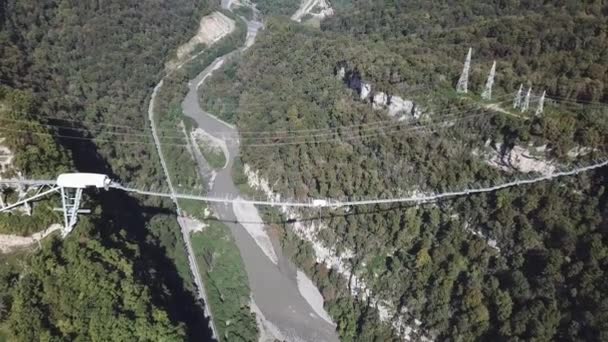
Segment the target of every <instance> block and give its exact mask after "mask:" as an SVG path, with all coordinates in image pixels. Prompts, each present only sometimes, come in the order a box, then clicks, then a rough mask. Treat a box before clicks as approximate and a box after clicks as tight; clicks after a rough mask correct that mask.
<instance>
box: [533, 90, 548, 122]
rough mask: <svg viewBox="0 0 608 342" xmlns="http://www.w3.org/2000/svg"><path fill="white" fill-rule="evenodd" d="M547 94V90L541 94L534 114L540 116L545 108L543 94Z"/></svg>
mask: <svg viewBox="0 0 608 342" xmlns="http://www.w3.org/2000/svg"><path fill="white" fill-rule="evenodd" d="M546 95H547V91H543V95H542V96H541V97H540V100H538V107H536V113H534V115H536V116H541V115H542V114H543V110H544V108H545V96H546Z"/></svg>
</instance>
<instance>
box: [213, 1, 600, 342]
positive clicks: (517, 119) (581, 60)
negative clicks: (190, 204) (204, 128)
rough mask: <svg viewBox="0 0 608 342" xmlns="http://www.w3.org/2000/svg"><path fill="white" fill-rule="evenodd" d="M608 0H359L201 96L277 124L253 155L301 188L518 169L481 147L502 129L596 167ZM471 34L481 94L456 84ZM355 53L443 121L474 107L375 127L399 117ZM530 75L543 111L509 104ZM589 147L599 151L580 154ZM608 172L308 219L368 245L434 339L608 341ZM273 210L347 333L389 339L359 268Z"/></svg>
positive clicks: (289, 187) (559, 159)
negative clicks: (348, 269)
mask: <svg viewBox="0 0 608 342" xmlns="http://www.w3.org/2000/svg"><path fill="white" fill-rule="evenodd" d="M607 11H608V7H607V6H606V5H602V3H601V2H598V1H592V2H586V3H579V2H554V3H552V4H543V3H531V2H504V1H491V2H487V1H467V2H457V3H454V2H452V1H433V2H428V1H394V2H381V1H355V2H354V3H353V4H352V6H350V7H344V8H342V9H341V10H340V11H338V13H337V15H336V16H335V17H332V18H329V19H327V20H325V21H323V22H322V25H321V30H315V29H312V28H308V27H305V26H301V25H297V24H294V23H291V22H289V21H288V20H285V19H279V18H275V19H271V20H269V21H268V22H267V25H266V30H265V31H264V32H263V33H262V34H261V35H260V36H259V38H258V41H257V42H256V45H254V47H253V48H252V49H251V50H250V51H249V52H248V53H247V54H246V55H245V56H244V57H243V58H242V60H241V61H240V62H239V63H231V64H227V65H226V66H225V67H224V68H223V69H222V71H221V72H218V73H217V74H216V75H214V76H213V77H212V79H211V81H210V82H208V83H207V84H208V85H207V86H206V87H205V91H204V92H203V96H202V99H201V103H202V104H203V105H204V106H206V107H207V109H208V110H209V111H211V112H213V113H216V114H218V115H220V116H222V117H223V118H224V119H226V120H230V121H232V122H235V123H236V124H237V125H238V127H239V129H240V130H241V131H243V132H261V131H262V132H275V133H273V134H270V133H264V134H249V133H242V134H241V143H242V145H243V148H242V150H243V151H242V153H243V155H242V161H243V162H244V163H247V164H248V165H250V166H252V167H253V168H254V169H256V170H259V171H260V172H261V174H262V175H263V176H264V177H265V178H266V179H269V180H272V182H271V184H272V185H273V189H274V190H275V191H277V192H279V193H281V194H282V195H283V196H284V197H287V198H300V199H304V198H307V197H328V198H362V197H364V198H369V197H389V196H394V195H400V194H406V193H411V192H415V191H418V192H420V191H421V192H435V191H443V190H455V189H461V188H463V187H464V186H480V185H488V184H496V182H500V181H504V180H510V179H513V177H514V176H517V174H513V173H511V172H504V171H501V170H499V169H497V168H495V167H492V166H490V165H489V164H488V163H487V161H486V160H484V159H483V158H480V157H479V155H476V154H475V153H472V151H474V150H476V149H483V148H484V146H486V147H487V145H488V143H489V144H490V145H491V146H497V145H499V144H500V145H502V146H505V147H506V149H510V148H513V147H514V146H547V151H546V152H545V153H544V154H543V156H542V158H546V160H552V161H554V162H556V163H558V164H559V165H560V167H559V168H561V167H564V168H567V167H568V166H570V165H574V164H576V163H582V164H588V163H589V162H590V161H591V160H594V159H597V158H602V157H605V156H606V150H607V148H608V133H607V132H608V126H607V123H606V120H605V117H606V115H608V110H607V109H606V108H607V107H606V106H605V105H604V104H602V102H606V100H607V99H608V96H607V94H608V92H607V90H608V74H607V69H606V67H607V65H608V59H607V58H608V50H606V46H608V37H607V36H606V31H607V28H608V24H607V22H606V20H605V17H606V15H607V13H608V12H607ZM548 22H551V23H556V25H551V27H550V28H549V27H548V26H547V23H548ZM469 47H472V48H473V51H474V55H473V68H472V69H473V70H472V75H471V81H470V89H471V90H472V93H471V94H468V95H466V96H460V95H457V94H456V93H455V92H454V90H453V88H454V85H455V83H456V81H457V80H458V77H459V75H460V71H461V69H462V61H463V60H464V56H465V54H466V51H467V49H468V48H469ZM493 60H497V62H498V63H497V64H498V65H497V77H496V85H495V98H496V99H495V100H494V101H493V102H484V101H483V100H481V99H480V98H479V97H478V95H475V94H479V93H481V89H482V86H483V84H484V83H485V78H486V76H487V72H488V70H489V68H490V66H491V63H492V61H493ZM339 65H347V66H348V68H349V69H350V70H356V71H357V73H358V74H359V75H360V76H361V78H362V79H363V80H365V81H367V82H370V83H371V84H372V85H373V91H384V92H387V93H389V94H396V95H399V96H402V97H405V98H409V99H413V100H415V101H416V102H419V103H421V104H422V106H423V107H424V109H425V111H426V113H427V114H428V118H427V120H430V122H431V123H441V122H442V121H441V120H442V119H443V120H444V119H445V118H446V117H447V118H450V119H453V118H454V117H456V118H458V120H454V122H455V124H454V125H449V126H447V127H445V126H443V127H437V125H432V126H431V125H427V124H425V123H424V122H422V121H421V122H420V123H413V122H410V121H408V122H407V123H397V122H394V123H393V124H389V123H387V124H385V125H383V126H382V129H368V130H363V129H360V128H358V127H365V125H373V124H374V123H377V122H387V120H388V119H389V117H388V116H387V115H386V111H384V110H373V109H372V105H371V104H370V103H369V102H370V101H369V100H361V99H360V96H359V94H358V93H355V92H354V91H352V90H350V89H349V87H348V86H347V84H345V82H344V81H343V80H341V79H340V77H338V76H337V72H336V67H337V66H339ZM521 83H523V84H524V86H525V87H528V86H531V87H533V88H534V89H535V91H537V92H538V91H539V90H540V91H542V90H546V91H547V94H548V96H549V97H552V98H555V99H556V100H554V101H550V102H548V103H547V108H546V110H545V112H544V113H543V115H542V116H540V117H535V116H533V115H532V114H533V113H524V114H521V113H519V112H517V113H514V112H512V111H511V110H510V108H511V104H512V98H513V97H512V95H511V94H512V93H513V92H514V91H516V90H517V87H518V86H519V84H521ZM575 101H576V102H577V103H578V104H576V103H575ZM583 103H592V104H590V105H588V106H582V105H581V104H583ZM490 104H493V105H497V106H499V108H504V110H503V111H504V112H506V113H507V114H506V115H505V113H503V112H500V111H496V110H494V109H493V108H492V107H489V105H490ZM510 114H514V115H510ZM515 114H516V115H515ZM471 115H475V116H473V119H467V118H468V117H471ZM360 125H363V126H360ZM340 127H344V128H340ZM413 127H421V128H422V129H418V130H413V129H412V128H413ZM328 128H335V129H330V130H328ZM302 132H307V133H306V134H304V133H302ZM310 132H320V133H316V134H312V133H310ZM581 147H588V148H589V150H590V151H591V152H590V153H589V154H587V155H578V156H576V155H575V156H574V157H572V153H570V154H569V152H572V151H573V149H576V148H581ZM261 151H263V153H261ZM504 152H505V149H503V150H500V151H498V153H504ZM605 174H606V169H605V168H604V169H601V170H598V171H595V172H591V173H588V174H583V175H579V176H577V177H573V178H564V179H560V180H558V181H553V182H544V183H537V184H535V185H530V186H523V187H517V188H511V189H506V190H501V191H498V192H495V193H489V194H486V195H475V196H467V197H463V198H458V199H455V200H446V201H441V202H438V203H433V204H426V205H420V206H370V207H361V208H347V209H336V210H333V211H322V212H321V213H319V212H318V211H310V212H308V211H301V212H300V216H301V217H302V218H303V223H304V224H309V221H315V222H316V221H319V222H317V223H320V224H322V225H324V226H325V227H327V228H326V229H323V230H321V233H320V234H319V235H318V236H317V237H318V238H320V239H321V241H323V242H324V243H325V244H326V245H327V246H330V247H335V248H337V250H342V251H343V250H347V249H348V250H350V251H353V254H354V256H353V257H352V258H350V259H349V260H347V262H348V263H349V264H350V265H351V266H352V268H353V269H354V270H355V272H356V273H357V275H359V276H361V277H362V278H363V279H364V280H365V281H366V283H367V284H368V286H370V288H371V289H372V291H373V292H374V293H376V294H377V295H378V296H379V297H380V298H382V299H386V300H390V301H391V302H393V303H396V306H397V307H396V308H395V309H396V311H402V309H403V308H405V309H407V313H406V314H405V316H407V317H408V319H409V322H410V325H412V326H417V323H415V322H416V320H420V321H419V323H420V327H421V328H422V330H423V334H425V335H427V336H429V337H434V338H436V339H437V340H477V339H484V340H486V339H487V340H490V339H500V340H511V339H513V340H533V339H534V340H543V341H549V340H604V339H606V338H608V326H606V324H605V322H606V318H607V317H606V313H607V312H608V311H607V307H606V301H605V299H604V298H605V297H606V296H607V294H608V293H606V289H605V287H604V286H603V284H604V283H605V281H606V280H607V278H606V273H605V272H604V271H603V270H604V269H606V267H607V266H608V254H607V251H608V231H607V227H608V212H607V211H606V208H607V200H608V198H607V197H606V196H607V195H606V177H605ZM242 182H244V180H242ZM266 219H267V220H268V222H269V223H271V224H272V225H273V227H275V228H276V229H279V230H280V231H281V232H282V237H283V244H284V247H285V248H286V249H287V250H288V251H290V252H291V253H292V255H293V257H294V258H295V259H296V260H297V261H298V263H299V265H300V266H302V267H303V268H304V269H306V270H307V272H308V273H309V274H311V275H312V276H313V278H314V279H315V281H316V282H317V285H319V287H320V288H321V290H322V292H323V295H324V296H325V299H326V305H327V306H328V311H329V312H330V313H331V314H332V316H333V318H334V319H335V320H336V322H337V323H338V330H339V332H340V334H341V337H342V338H343V339H344V340H347V341H348V340H358V341H370V340H388V339H390V338H391V337H390V336H389V335H387V334H390V332H389V331H390V325H389V324H388V323H387V322H385V323H380V319H379V316H378V314H377V311H376V310H375V308H373V307H370V306H368V305H367V304H369V303H366V302H365V301H359V302H353V301H352V300H350V291H349V290H348V284H347V281H346V280H344V279H342V278H341V277H340V276H339V275H338V274H336V272H334V271H333V270H328V269H327V268H325V266H324V265H322V264H318V263H316V262H315V257H314V252H313V250H312V249H311V248H310V246H309V245H307V243H306V242H303V241H301V240H299V238H297V236H296V235H295V234H294V233H293V231H292V228H293V227H292V226H291V223H292V222H290V220H286V219H285V218H284V217H281V215H280V214H278V213H277V212H273V211H270V212H268V213H267V215H266ZM494 240H495V241H496V244H494V243H492V242H491V241H494ZM393 333H394V331H393Z"/></svg>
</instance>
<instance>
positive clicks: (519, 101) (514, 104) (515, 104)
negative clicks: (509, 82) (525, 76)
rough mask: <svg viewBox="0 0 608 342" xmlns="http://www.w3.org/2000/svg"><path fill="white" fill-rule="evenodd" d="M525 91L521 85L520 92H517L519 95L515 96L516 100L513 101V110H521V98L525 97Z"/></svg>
mask: <svg viewBox="0 0 608 342" xmlns="http://www.w3.org/2000/svg"><path fill="white" fill-rule="evenodd" d="M523 91H524V85H523V84H520V85H519V90H518V91H517V93H516V94H515V98H514V99H513V109H517V108H519V106H521V98H522V95H523Z"/></svg>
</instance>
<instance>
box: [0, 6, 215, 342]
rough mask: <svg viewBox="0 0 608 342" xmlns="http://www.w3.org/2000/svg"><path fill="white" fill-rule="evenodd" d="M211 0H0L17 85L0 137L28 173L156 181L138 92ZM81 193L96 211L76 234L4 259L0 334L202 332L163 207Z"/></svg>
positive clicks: (5, 59) (2, 66)
mask: <svg viewBox="0 0 608 342" xmlns="http://www.w3.org/2000/svg"><path fill="white" fill-rule="evenodd" d="M215 6H217V4H212V3H209V2H206V1H195V2H192V1H182V0H178V1H171V2H157V1H105V2H86V1H85V2H82V1H72V0H45V1H21V0H19V1H14V0H2V1H0V82H2V84H3V85H6V86H8V87H10V88H12V89H15V90H18V91H19V92H18V93H17V94H24V95H19V96H21V98H19V99H18V100H17V101H13V102H14V103H15V104H17V105H18V108H20V109H19V110H18V111H12V112H9V114H5V113H4V112H3V113H2V115H3V118H4V119H6V118H10V119H11V120H24V121H25V122H21V123H19V125H20V126H17V127H18V128H20V129H19V130H16V129H15V130H14V131H12V132H11V133H10V136H12V137H15V139H16V140H15V141H16V142H18V143H17V144H16V145H15V150H16V151H17V152H19V153H18V157H17V159H15V161H16V163H18V165H19V166H20V167H21V168H22V170H23V171H25V172H26V175H27V176H32V177H40V178H42V177H53V176H56V175H57V173H58V172H61V171H65V170H74V169H76V170H79V171H93V172H103V173H106V174H108V175H110V176H111V177H112V178H113V179H116V180H120V181H122V182H132V183H133V185H138V186H140V187H153V186H156V187H157V188H158V187H159V186H160V184H164V179H163V176H162V170H161V168H160V163H159V162H158V157H157V154H156V151H155V150H154V148H153V145H152V144H151V142H152V141H151V135H150V133H149V130H147V128H146V127H148V123H147V121H146V117H147V101H148V99H149V96H150V94H151V92H152V88H153V87H154V85H155V84H156V83H157V82H158V81H159V80H160V78H161V76H162V75H163V74H164V71H165V70H164V64H165V62H166V61H167V60H168V59H169V56H170V55H171V54H172V53H173V52H174V51H175V49H176V48H177V46H178V45H179V44H180V43H183V42H185V41H186V40H187V39H188V38H189V37H190V36H192V33H193V32H194V31H195V30H196V28H197V24H198V21H199V19H200V17H201V16H202V15H204V14H205V13H207V12H209V11H211V10H212V9H213V8H214V7H215ZM2 94H3V97H4V90H3V93H2ZM13 97H14V96H13ZM28 98H31V100H28ZM9 99H10V98H9ZM2 109H4V107H3V108H2ZM6 115H8V116H6ZM9 127H11V126H9V125H8V124H7V123H5V122H4V121H3V123H2V128H3V129H7V128H9ZM35 132H44V133H45V134H44V135H37V134H35ZM2 134H4V132H2ZM3 136H4V135H3ZM11 142H12V140H11ZM28 142H31V143H36V144H37V145H38V146H37V148H38V150H36V146H35V145H29V144H27V143H28ZM56 143H57V144H59V146H61V147H56V146H57V145H56ZM36 158H38V159H36ZM43 158H47V159H52V161H51V162H46V161H44V160H42V159H43ZM88 195H89V196H87V200H86V201H85V203H83V205H84V206H85V207H87V208H91V209H93V210H92V215H91V217H90V218H89V219H88V220H85V221H82V222H81V223H80V224H79V225H78V228H77V229H76V230H75V232H74V233H75V234H73V235H70V236H69V237H68V238H67V239H66V240H65V241H64V242H63V243H59V242H58V241H54V240H51V241H49V242H48V243H45V245H44V246H42V249H41V250H38V251H24V252H22V254H19V255H16V256H15V257H14V259H15V260H13V261H14V262H12V263H6V264H5V265H4V266H3V267H2V272H3V274H6V276H5V277H3V284H2V293H1V294H0V295H1V297H2V304H3V305H2V308H3V309H2V315H1V316H0V320H1V321H2V323H1V332H2V333H4V334H5V335H7V338H8V339H9V340H18V341H30V340H39V339H41V340H51V339H52V340H55V339H67V340H108V339H112V338H114V339H117V340H183V339H196V340H208V339H209V338H210V332H209V331H208V328H207V327H208V324H207V322H206V321H205V319H204V315H203V313H202V307H201V305H200V303H198V302H197V301H196V299H195V297H194V294H193V291H192V289H193V285H192V279H191V277H190V274H189V269H188V264H187V258H186V253H185V247H184V245H183V241H182V238H181V234H180V232H179V228H178V226H177V223H176V220H175V216H174V213H173V210H174V209H173V207H172V205H171V203H170V202H169V201H160V200H147V201H139V200H136V199H134V198H132V197H129V196H126V195H125V194H123V193H120V192H110V193H104V192H102V193H99V194H95V193H90V194H88ZM47 218H50V216H48V217H47ZM21 222H25V221H21ZM43 223H44V224H46V222H43ZM9 224H10V222H9ZM24 229H28V228H24ZM31 231H32V229H29V230H23V232H22V233H27V232H31ZM9 258H12V257H10V256H9Z"/></svg>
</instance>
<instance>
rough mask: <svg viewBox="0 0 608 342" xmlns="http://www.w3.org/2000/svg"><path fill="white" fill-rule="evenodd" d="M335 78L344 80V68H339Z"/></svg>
mask: <svg viewBox="0 0 608 342" xmlns="http://www.w3.org/2000/svg"><path fill="white" fill-rule="evenodd" d="M336 76H337V77H338V79H341V80H343V79H344V76H346V70H345V69H344V67H341V68H340V70H338V74H337V75H336Z"/></svg>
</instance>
